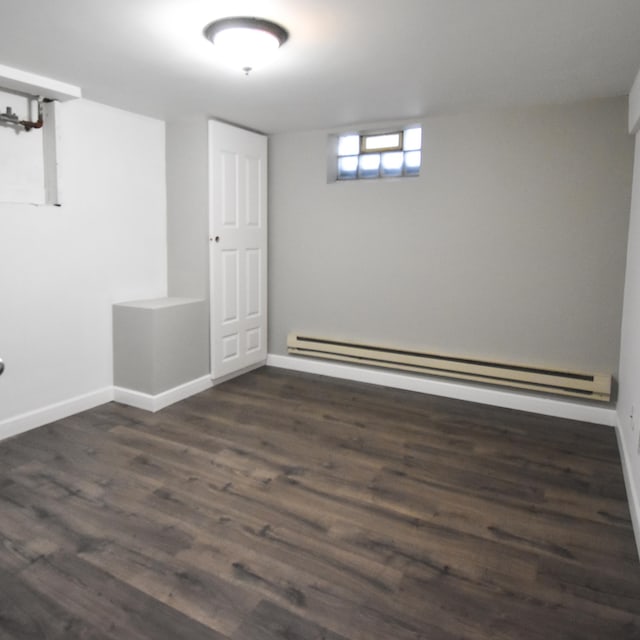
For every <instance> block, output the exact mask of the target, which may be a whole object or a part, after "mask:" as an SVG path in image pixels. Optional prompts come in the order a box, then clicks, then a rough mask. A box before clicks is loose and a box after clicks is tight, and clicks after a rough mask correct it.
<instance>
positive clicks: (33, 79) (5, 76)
mask: <svg viewBox="0 0 640 640" xmlns="http://www.w3.org/2000/svg"><path fill="white" fill-rule="evenodd" d="M2 89H8V90H9V91H17V92H19V93H27V94H30V95H34V96H42V97H43V98H49V99H50V100H59V101H60V102H65V101H67V100H75V99H76V98H81V97H82V90H81V89H80V87H76V86H74V85H72V84H67V83H66V82H60V81H59V80H54V79H53V78H46V77H45V76H39V75H36V74H35V73H29V72H28V71H21V70H20V69H14V68H13V67H6V66H4V65H1V64H0V91H1V90H2Z"/></svg>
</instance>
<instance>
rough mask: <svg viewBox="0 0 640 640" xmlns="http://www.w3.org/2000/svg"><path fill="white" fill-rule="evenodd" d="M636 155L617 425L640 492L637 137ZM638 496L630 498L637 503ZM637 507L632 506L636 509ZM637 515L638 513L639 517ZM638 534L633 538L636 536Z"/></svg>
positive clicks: (639, 147)
mask: <svg viewBox="0 0 640 640" xmlns="http://www.w3.org/2000/svg"><path fill="white" fill-rule="evenodd" d="M635 138H636V152H635V164H634V178H633V197H632V200H631V220H630V223H629V245H628V250H627V275H626V280H625V294H624V311H623V315H622V344H621V349H620V389H619V396H618V405H617V412H618V425H619V427H620V437H621V438H622V439H623V444H624V450H625V454H626V457H627V461H628V462H629V464H628V465H627V471H630V473H631V475H632V481H633V486H634V487H635V488H636V492H640V455H639V451H640V135H636V136H635ZM638 498H640V495H639V494H638V493H636V495H635V496H633V495H632V496H629V499H630V500H637V499H638ZM639 506H640V504H637V503H636V504H635V508H636V509H637V508H638V507H639ZM638 515H640V513H639V514H638ZM639 533H640V531H637V532H636V534H639Z"/></svg>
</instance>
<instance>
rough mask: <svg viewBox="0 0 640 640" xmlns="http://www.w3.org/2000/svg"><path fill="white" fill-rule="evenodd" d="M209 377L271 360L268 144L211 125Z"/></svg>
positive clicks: (226, 127) (246, 133) (250, 134)
mask: <svg viewBox="0 0 640 640" xmlns="http://www.w3.org/2000/svg"><path fill="white" fill-rule="evenodd" d="M209 170H210V171H211V174H210V176H209V185H210V194H209V196H210V197H209V202H210V211H209V229H210V238H209V248H210V269H211V273H210V283H211V368H212V371H211V375H212V378H213V379H214V380H215V379H219V378H223V377H227V376H230V375H232V374H234V373H236V372H239V371H242V370H243V369H246V368H248V367H251V366H254V365H258V364H260V363H262V362H264V361H265V360H266V357H267V137H266V136H263V135H259V134H256V133H253V132H250V131H246V130H244V129H239V128H237V127H233V126H231V125H228V124H224V123H221V122H214V121H211V122H209Z"/></svg>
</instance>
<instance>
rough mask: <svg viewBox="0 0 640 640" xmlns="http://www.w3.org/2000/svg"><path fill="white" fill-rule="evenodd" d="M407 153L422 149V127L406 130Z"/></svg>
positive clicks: (405, 148)
mask: <svg viewBox="0 0 640 640" xmlns="http://www.w3.org/2000/svg"><path fill="white" fill-rule="evenodd" d="M403 148H404V150H405V151H416V150H417V151H419V150H420V149H421V148H422V127H412V128H411V129H405V130H404V144H403Z"/></svg>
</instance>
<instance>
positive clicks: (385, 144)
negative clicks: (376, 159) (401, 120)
mask: <svg viewBox="0 0 640 640" xmlns="http://www.w3.org/2000/svg"><path fill="white" fill-rule="evenodd" d="M363 141H364V145H363V146H364V151H377V150H378V149H399V148H400V133H399V132H398V133H385V134H382V135H377V136H363Z"/></svg>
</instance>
